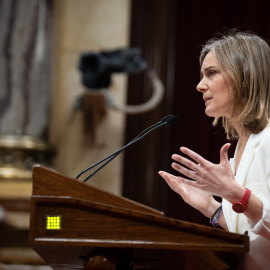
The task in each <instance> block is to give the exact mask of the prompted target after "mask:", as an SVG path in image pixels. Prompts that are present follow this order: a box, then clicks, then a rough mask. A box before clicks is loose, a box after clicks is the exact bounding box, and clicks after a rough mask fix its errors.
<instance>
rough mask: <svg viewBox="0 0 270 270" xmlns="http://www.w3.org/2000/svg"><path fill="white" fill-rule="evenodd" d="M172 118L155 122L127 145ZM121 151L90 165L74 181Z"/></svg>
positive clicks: (164, 118)
mask: <svg viewBox="0 0 270 270" xmlns="http://www.w3.org/2000/svg"><path fill="white" fill-rule="evenodd" d="M172 116H173V115H172V114H169V115H167V116H165V117H163V118H162V119H161V120H160V121H159V122H157V123H155V124H154V125H152V126H150V127H148V128H146V129H145V130H143V131H142V132H141V133H140V134H139V135H138V136H137V137H136V138H134V139H133V140H132V141H130V142H129V143H128V144H130V143H132V142H133V141H134V140H136V139H137V138H138V137H140V136H142V135H143V134H144V133H145V132H147V131H148V130H150V129H152V128H154V127H155V126H157V125H159V124H161V123H163V122H165V121H167V120H168V119H169V118H171V117H172ZM128 144H127V145H128ZM121 149H122V148H121ZM121 149H120V150H118V151H116V152H114V153H112V154H111V155H109V156H107V157H105V158H104V159H102V160H100V161H98V162H97V163H95V164H92V165H91V166H89V167H87V168H86V169H84V170H83V171H82V172H80V173H79V174H78V175H77V176H76V179H78V178H79V177H80V176H81V175H83V174H84V173H86V172H87V171H89V170H91V169H93V168H94V167H96V166H97V165H99V164H100V163H102V162H104V161H106V160H107V159H109V158H111V157H113V156H114V155H116V154H118V152H121Z"/></svg>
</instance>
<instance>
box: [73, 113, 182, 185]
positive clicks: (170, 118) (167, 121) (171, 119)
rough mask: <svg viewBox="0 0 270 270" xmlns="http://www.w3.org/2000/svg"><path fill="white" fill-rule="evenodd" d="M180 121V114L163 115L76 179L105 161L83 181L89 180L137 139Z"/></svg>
mask: <svg viewBox="0 0 270 270" xmlns="http://www.w3.org/2000/svg"><path fill="white" fill-rule="evenodd" d="M178 121H179V116H178V115H172V114H169V115H167V116H165V117H163V118H162V119H161V120H160V121H159V122H158V123H156V124H154V125H152V126H150V127H148V128H146V129H145V130H143V131H142V132H141V133H140V134H139V135H138V136H136V137H135V138H134V139H133V140H132V141H130V142H129V143H128V144H126V145H125V146H123V147H122V148H120V149H119V150H118V151H116V152H114V153H113V154H111V155H109V156H107V157H105V158H104V159H102V160H100V161H98V162H97V163H95V164H93V165H91V166H89V167H88V168H86V169H84V170H83V171H82V172H80V173H79V174H78V175H77V176H76V179H78V178H79V177H80V176H81V175H82V174H84V173H86V172H87V171H89V170H91V169H93V168H94V167H96V166H97V165H99V164H101V163H102V162H105V161H106V162H105V163H104V164H103V165H101V166H100V167H98V168H97V169H96V170H95V171H94V172H93V173H91V174H90V175H88V176H87V177H86V178H85V179H84V180H83V182H86V181H88V180H89V179H90V178H92V177H93V176H94V175H95V174H96V173H97V172H98V171H100V170H101V169H102V168H103V167H104V166H106V165H107V164H108V163H109V162H111V161H112V160H113V159H114V158H116V157H117V156H118V155H119V154H120V153H121V152H123V151H124V150H125V149H126V148H128V147H129V146H131V145H132V144H134V143H136V142H137V141H139V140H141V139H142V138H144V137H145V136H146V135H148V134H149V133H150V132H152V131H154V130H155V129H157V128H160V127H162V126H164V125H174V124H176V123H177V122H178Z"/></svg>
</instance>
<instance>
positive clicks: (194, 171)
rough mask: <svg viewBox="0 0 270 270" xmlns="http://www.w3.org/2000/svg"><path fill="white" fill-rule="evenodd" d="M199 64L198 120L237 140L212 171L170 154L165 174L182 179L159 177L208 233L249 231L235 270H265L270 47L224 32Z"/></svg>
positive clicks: (204, 163)
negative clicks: (201, 115)
mask: <svg viewBox="0 0 270 270" xmlns="http://www.w3.org/2000/svg"><path fill="white" fill-rule="evenodd" d="M200 65H201V80H200V82H199V84H198V85H197V90H198V91H199V92H200V93H201V94H202V98H203V101H204V102H205V113H206V115H207V116H209V117H214V122H213V124H214V125H216V124H217V123H218V121H219V120H221V121H222V125H223V127H224V130H225V132H226V134H227V138H228V139H237V147H236V150H235V154H234V157H233V158H232V159H230V160H229V159H228V154H227V151H228V149H229V147H230V144H229V143H226V144H225V145H223V146H222V148H221V150H220V163H219V164H213V163H211V162H210V161H208V160H205V159H204V158H203V157H201V156H200V155H199V154H197V153H195V152H194V151H192V150H190V149H188V148H186V147H181V148H180V151H181V152H182V153H183V154H184V155H181V154H174V155H173V156H172V159H173V160H174V161H173V163H172V167H173V168H174V169H175V170H176V171H177V172H179V173H181V175H182V176H181V177H180V176H175V175H172V174H169V173H167V172H164V171H160V172H159V174H160V175H161V176H162V177H163V178H164V179H165V180H166V182H167V183H168V185H169V186H170V187H171V188H172V189H173V190H174V191H175V192H177V193H178V194H179V195H180V196H181V197H182V198H183V199H184V201H185V202H186V203H188V204H189V205H191V206H192V207H194V208H196V209H197V210H199V211H200V212H201V213H202V214H204V215H205V216H207V217H208V218H210V223H211V224H212V225H213V226H217V224H218V225H220V226H221V227H223V228H224V229H226V230H228V231H230V232H235V233H239V234H244V233H245V232H246V231H248V235H249V237H250V251H249V252H248V253H247V254H246V255H245V258H244V261H243V262H242V264H241V267H242V269H252V270H256V269H269V268H268V267H269V265H270V253H269V250H270V121H269V118H270V48H269V46H268V45H267V43H266V42H265V41H264V40H263V39H262V38H260V37H259V36H257V35H255V34H250V33H244V32H237V31H231V32H230V33H228V34H226V35H221V36H219V37H215V38H213V39H211V40H209V41H208V42H207V43H206V45H204V46H203V48H202V51H201V54H200ZM184 156H188V157H189V158H186V157H184ZM214 196H218V197H221V198H222V203H219V202H218V201H217V200H216V199H215V197H214Z"/></svg>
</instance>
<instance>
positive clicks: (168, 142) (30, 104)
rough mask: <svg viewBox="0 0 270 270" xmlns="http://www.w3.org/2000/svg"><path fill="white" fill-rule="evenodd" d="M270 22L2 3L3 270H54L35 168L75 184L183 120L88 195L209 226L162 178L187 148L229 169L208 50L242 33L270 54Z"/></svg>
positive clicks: (186, 8)
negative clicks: (35, 202)
mask: <svg viewBox="0 0 270 270" xmlns="http://www.w3.org/2000/svg"><path fill="white" fill-rule="evenodd" d="M269 10H270V2H269V1H267V0H259V1H258V0H257V1H255V0H245V1H243V0H239V1H232V0H226V1H218V2H217V1H212V0H210V1H202V0H201V1H199V0H190V1H179V0H169V1H168V0H155V1H154V0H36V1H34V0H0V269H47V266H46V265H45V264H44V262H43V261H42V259H41V258H39V257H38V256H37V254H35V252H33V251H32V249H31V248H30V247H28V239H27V238H28V229H29V209H30V197H31V192H32V167H33V166H34V165H35V164H42V165H44V166H47V167H49V168H52V169H54V170H56V171H58V172H59V173H61V174H64V175H66V176H70V177H73V178H75V177H76V175H77V174H78V173H80V172H81V171H82V170H83V169H85V168H86V167H88V166H89V165H91V164H93V163H95V162H97V161H99V160H101V159H103V158H104V157H105V156H107V155H110V154H111V153H113V152H114V151H116V150H118V149H119V148H121V147H122V146H123V145H125V144H127V143H128V142H129V141H131V140H132V139H133V138H135V137H136V136H137V135H138V134H139V133H140V132H141V131H142V130H144V129H145V128H147V127H148V126H150V125H152V124H154V123H156V122H158V121H159V120H160V119H161V118H162V117H164V116H165V115H168V114H171V113H172V114H178V115H179V117H180V122H179V123H178V124H176V125H173V126H169V127H163V128H161V129H159V130H157V131H155V132H153V133H151V134H150V135H148V136H147V137H146V138H145V139H144V140H142V141H140V142H138V143H137V144H136V145H134V146H131V147H129V148H128V149H127V150H126V151H125V152H124V153H122V154H121V155H119V156H118V157H117V158H116V159H114V160H113V161H112V162H111V163H110V164H108V165H107V166H106V167H104V169H103V170H101V171H100V172H98V173H97V174H96V175H95V176H94V177H93V178H92V179H91V180H90V181H88V182H87V183H88V184H90V185H93V186H96V187H98V188H101V189H103V190H105V191H108V192H111V193H113V194H116V195H119V196H124V197H127V198H130V199H132V200H135V201H137V202H140V203H143V204H146V205H148V206H151V207H153V208H156V209H158V210H160V211H163V212H165V214H166V215H167V216H169V217H174V218H177V219H182V220H186V221H189V222H196V223H200V224H204V225H209V224H208V219H206V218H205V217H203V216H202V215H201V214H200V213H198V212H197V211H195V210H193V209H191V208H190V207H189V206H187V205H186V204H185V203H184V202H183V200H182V199H181V198H180V197H179V196H178V195H177V194H175V193H174V192H172V191H171V190H170V189H169V188H168V186H167V185H166V184H165V183H164V181H163V180H162V179H161V178H160V177H159V176H158V171H159V170H166V171H171V168H170V164H171V155H172V154H173V153H176V152H178V151H179V147H180V146H182V145H184V146H187V147H190V148H191V149H193V150H195V151H197V152H198V153H199V154H201V155H202V156H204V157H205V158H207V159H209V160H211V161H212V162H219V149H220V147H221V146H222V145H223V144H224V143H225V142H226V137H225V135H224V131H223V130H222V129H221V128H220V127H216V128H213V127H212V124H211V122H212V120H213V119H209V118H208V117H206V116H205V114H204V102H203V100H202V96H201V94H200V93H198V92H197V91H196V85H197V84H198V82H199V71H200V67H199V60H198V56H199V53H200V50H201V46H202V45H203V44H204V43H205V42H206V41H207V40H208V39H209V38H211V37H212V36H213V35H214V34H215V33H217V32H225V31H227V30H229V29H232V28H237V29H240V30H246V31H253V32H255V33H257V34H259V35H261V36H262V37H263V38H265V39H266V41H268V42H269V40H270V20H269ZM104 57H105V58H104ZM104 59H105V60H104ZM104 61H105V62H104ZM104 67H105V69H102V68H104ZM153 72H154V73H153ZM97 73H98V74H97ZM91 74H94V75H105V76H100V77H99V76H97V77H95V76H94V77H90V79H89V77H87V76H88V75H89V76H90V75H91ZM153 74H156V76H154V79H153ZM84 76H86V78H85V77H84ZM89 80H90V81H89ZM92 80H93V81H92ZM96 80H97V81H98V82H99V84H98V85H97V84H95V83H96ZM92 83H93V84H92ZM161 90H164V91H161ZM157 91H161V92H160V94H159V97H158V98H156V100H155V95H156V92H157ZM153 99H154V100H155V102H154V105H153V106H148V107H147V108H144V109H141V107H140V106H141V105H142V104H145V103H147V102H149V100H153ZM147 104H148V103H147ZM126 106H128V108H126ZM129 109H130V110H129ZM232 143H233V147H232V148H231V150H230V151H231V152H230V155H231V154H232V153H233V148H234V145H235V142H232Z"/></svg>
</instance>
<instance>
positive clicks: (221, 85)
mask: <svg viewBox="0 0 270 270" xmlns="http://www.w3.org/2000/svg"><path fill="white" fill-rule="evenodd" d="M201 74H202V79H201V81H200V82H199V84H198V85H197V90H198V91H200V92H201V93H202V94H203V100H204V101H205V107H206V108H205V113H206V115H208V116H210V117H221V116H225V117H227V118H229V119H230V118H231V116H232V112H233V102H234V100H233V91H234V90H233V88H234V87H233V85H234V84H233V80H232V78H231V77H230V76H229V75H228V74H226V73H224V72H222V71H221V70H220V69H219V67H218V63H217V59H216V56H215V54H214V53H213V52H212V51H210V52H209V53H208V54H207V55H206V56H205V58H204V60H203V63H202V66H201Z"/></svg>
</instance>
